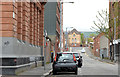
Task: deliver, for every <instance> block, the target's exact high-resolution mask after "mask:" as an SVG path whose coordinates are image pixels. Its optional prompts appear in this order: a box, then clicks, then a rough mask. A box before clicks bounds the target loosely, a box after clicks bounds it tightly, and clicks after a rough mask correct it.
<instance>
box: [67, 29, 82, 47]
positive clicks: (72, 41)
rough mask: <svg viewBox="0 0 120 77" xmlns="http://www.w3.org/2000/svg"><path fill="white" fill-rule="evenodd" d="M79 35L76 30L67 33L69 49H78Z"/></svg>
mask: <svg viewBox="0 0 120 77" xmlns="http://www.w3.org/2000/svg"><path fill="white" fill-rule="evenodd" d="M80 43H81V33H80V32H78V31H77V30H76V29H73V30H72V31H70V32H69V33H68V45H69V47H80Z"/></svg>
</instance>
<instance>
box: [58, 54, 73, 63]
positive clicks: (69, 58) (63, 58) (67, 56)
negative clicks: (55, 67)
mask: <svg viewBox="0 0 120 77" xmlns="http://www.w3.org/2000/svg"><path fill="white" fill-rule="evenodd" d="M57 62H73V55H72V54H70V53H62V54H61V55H59V56H58V57H57Z"/></svg>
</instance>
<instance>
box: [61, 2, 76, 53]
mask: <svg viewBox="0 0 120 77" xmlns="http://www.w3.org/2000/svg"><path fill="white" fill-rule="evenodd" d="M63 3H74V2H61V0H60V52H62V4H63Z"/></svg>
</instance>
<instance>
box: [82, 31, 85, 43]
mask: <svg viewBox="0 0 120 77" xmlns="http://www.w3.org/2000/svg"><path fill="white" fill-rule="evenodd" d="M84 41H85V40H84V34H83V33H81V44H82V45H83V44H84Z"/></svg>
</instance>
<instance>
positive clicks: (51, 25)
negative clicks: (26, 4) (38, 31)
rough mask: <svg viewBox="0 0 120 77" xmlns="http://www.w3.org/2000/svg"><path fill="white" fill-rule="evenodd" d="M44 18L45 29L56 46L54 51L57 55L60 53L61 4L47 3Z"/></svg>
mask: <svg viewBox="0 0 120 77" xmlns="http://www.w3.org/2000/svg"><path fill="white" fill-rule="evenodd" d="M44 17H45V21H44V24H45V26H44V28H45V30H46V31H47V33H48V37H50V38H51V41H52V43H53V44H54V50H53V51H54V53H55V54H56V53H57V52H60V47H59V45H60V2H47V3H46V5H45V11H44ZM62 18H63V17H62ZM61 28H62V27H61Z"/></svg>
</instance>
